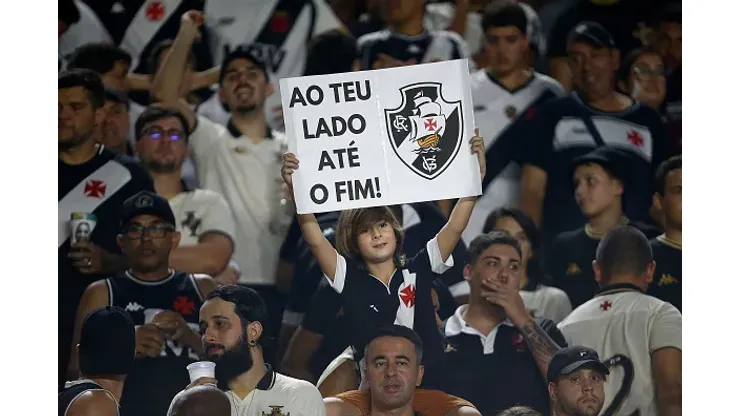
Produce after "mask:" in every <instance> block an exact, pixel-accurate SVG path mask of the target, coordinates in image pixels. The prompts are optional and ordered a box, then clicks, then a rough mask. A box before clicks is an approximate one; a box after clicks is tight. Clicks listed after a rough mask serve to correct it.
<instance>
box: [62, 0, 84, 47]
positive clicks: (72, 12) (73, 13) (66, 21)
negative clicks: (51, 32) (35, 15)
mask: <svg viewBox="0 0 740 416" xmlns="http://www.w3.org/2000/svg"><path fill="white" fill-rule="evenodd" d="M58 15H59V38H60V39H61V37H62V35H63V34H64V33H65V32H67V30H68V29H69V27H70V26H72V25H73V24H75V23H77V22H79V21H80V10H79V9H78V8H77V5H76V4H75V2H74V0H61V1H60V2H59V13H58Z"/></svg>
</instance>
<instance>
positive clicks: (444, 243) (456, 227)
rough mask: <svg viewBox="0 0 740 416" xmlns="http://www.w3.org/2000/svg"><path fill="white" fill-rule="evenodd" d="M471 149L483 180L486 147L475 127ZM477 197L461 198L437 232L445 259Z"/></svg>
mask: <svg viewBox="0 0 740 416" xmlns="http://www.w3.org/2000/svg"><path fill="white" fill-rule="evenodd" d="M470 150H471V152H472V153H473V154H475V155H476V156H477V157H478V165H479V166H480V178H481V181H482V180H483V178H484V177H485V176H486V147H485V145H484V144H483V138H482V137H480V136H479V135H478V129H475V136H473V137H472V138H471V139H470ZM476 199H478V197H475V196H470V197H466V198H460V199H459V200H458V201H457V204H455V207H454V208H453V209H452V212H451V213H450V217H449V219H448V220H447V224H445V226H444V227H442V230H441V231H440V232H439V234H437V244H438V245H439V254H441V255H442V259H443V260H444V259H447V258H448V257H450V254H452V251H453V250H455V247H456V246H457V243H458V241H460V236H461V235H462V233H463V231H465V227H467V226H468V220H469V219H470V214H471V213H472V212H473V205H475V200H476Z"/></svg>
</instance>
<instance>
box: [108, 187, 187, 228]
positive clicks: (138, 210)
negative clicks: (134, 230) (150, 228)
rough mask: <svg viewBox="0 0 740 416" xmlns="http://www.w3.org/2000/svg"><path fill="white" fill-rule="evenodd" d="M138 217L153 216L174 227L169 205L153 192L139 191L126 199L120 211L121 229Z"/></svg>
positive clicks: (173, 218)
mask: <svg viewBox="0 0 740 416" xmlns="http://www.w3.org/2000/svg"><path fill="white" fill-rule="evenodd" d="M139 215H154V216H155V217H159V218H161V219H162V220H164V221H166V222H167V223H169V224H172V225H175V214H173V213H172V208H171V207H170V203H169V202H168V201H167V200H166V199H164V198H163V197H161V196H159V195H157V194H155V193H154V192H149V191H141V192H139V193H138V194H136V195H134V196H132V197H131V198H129V199H127V200H126V202H124V203H123V207H122V209H121V224H120V225H121V229H123V227H125V226H126V225H128V223H129V221H131V220H132V219H133V218H134V217H138V216H139Z"/></svg>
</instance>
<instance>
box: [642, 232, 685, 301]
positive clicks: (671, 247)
mask: <svg viewBox="0 0 740 416" xmlns="http://www.w3.org/2000/svg"><path fill="white" fill-rule="evenodd" d="M650 248H652V249H653V259H654V260H655V264H656V265H655V274H654V276H653V283H651V284H650V287H649V288H648V292H647V293H648V295H650V296H655V297H656V298H658V299H660V300H663V301H665V302H668V303H670V304H672V305H673V306H675V307H676V308H677V309H678V310H679V311H680V310H681V269H682V267H681V245H680V244H678V243H675V242H673V241H671V240H668V239H667V238H666V237H665V235H661V236H658V237H656V238H655V239H653V240H650Z"/></svg>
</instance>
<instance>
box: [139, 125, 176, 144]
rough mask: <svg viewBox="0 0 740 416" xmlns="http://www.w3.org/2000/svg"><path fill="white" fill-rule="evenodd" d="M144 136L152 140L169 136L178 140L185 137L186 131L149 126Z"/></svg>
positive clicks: (172, 139) (171, 139) (173, 139)
mask: <svg viewBox="0 0 740 416" xmlns="http://www.w3.org/2000/svg"><path fill="white" fill-rule="evenodd" d="M144 136H146V137H148V138H150V139H152V140H159V139H161V138H163V137H167V138H168V139H169V140H170V141H178V140H180V139H184V138H185V133H183V132H182V130H178V129H169V130H167V131H164V130H163V129H161V128H159V127H149V128H148V129H146V130H144Z"/></svg>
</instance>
